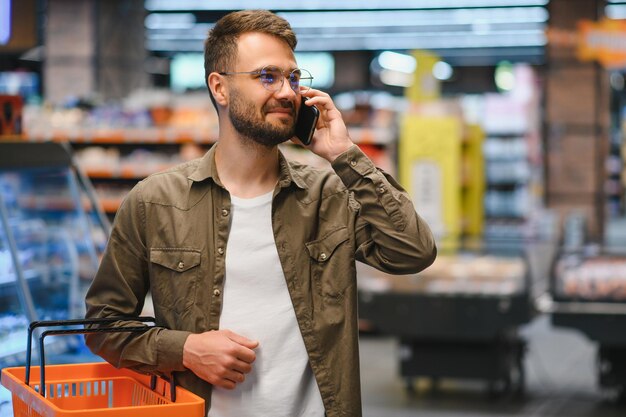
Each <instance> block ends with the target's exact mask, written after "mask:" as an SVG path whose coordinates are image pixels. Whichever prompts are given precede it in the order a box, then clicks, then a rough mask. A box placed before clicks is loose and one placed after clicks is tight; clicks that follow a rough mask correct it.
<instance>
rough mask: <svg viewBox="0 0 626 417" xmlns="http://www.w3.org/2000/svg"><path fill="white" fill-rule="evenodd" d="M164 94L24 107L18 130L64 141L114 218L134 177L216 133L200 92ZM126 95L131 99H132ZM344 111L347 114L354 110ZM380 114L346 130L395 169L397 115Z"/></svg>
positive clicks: (193, 154)
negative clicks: (87, 106)
mask: <svg viewBox="0 0 626 417" xmlns="http://www.w3.org/2000/svg"><path fill="white" fill-rule="evenodd" d="M169 94H170V93H168V100H169V101H170V103H171V104H170V105H167V106H162V105H156V104H155V103H146V102H143V101H142V100H143V99H138V98H136V97H135V98H132V97H130V98H128V99H127V100H126V102H125V103H122V104H120V105H119V106H116V107H112V106H111V107H102V108H94V109H91V110H79V109H68V110H61V109H56V110H54V111H52V112H46V111H43V110H42V109H30V108H27V109H26V110H27V111H26V116H25V128H26V132H25V135H24V136H25V138H26V139H27V140H28V141H31V142H37V143H45V142H56V143H67V144H69V145H70V146H71V147H72V149H73V150H74V152H75V154H76V160H77V163H78V165H79V166H80V167H81V170H82V172H83V173H84V174H85V176H86V177H88V178H89V179H90V180H91V181H92V182H93V184H94V187H95V190H96V192H97V195H98V201H99V204H100V208H101V209H102V210H103V211H104V212H105V213H107V215H108V216H109V218H112V217H113V215H114V214H115V213H116V211H117V209H118V208H119V205H120V204H121V202H122V200H123V198H124V196H125V195H126V194H127V193H128V191H130V189H131V188H132V187H133V186H134V185H135V184H136V183H137V182H138V181H140V180H142V179H143V178H145V177H147V176H148V175H151V174H153V173H156V172H160V171H163V170H166V169H168V168H171V167H173V166H175V165H177V164H179V163H182V162H185V161H188V160H191V159H194V158H198V157H201V156H202V155H203V154H204V153H205V152H206V151H207V150H208V149H209V148H210V147H211V146H213V144H215V142H216V140H217V136H218V132H217V116H216V113H215V110H214V109H213V108H212V105H211V103H210V101H209V100H208V97H207V96H206V95H205V94H202V95H197V96H196V95H190V96H180V97H179V96H173V97H170V96H169ZM137 100H139V101H140V104H137ZM162 100H163V99H162V98H161V99H160V101H162ZM128 102H133V103H134V104H133V105H132V106H130V105H129V104H128ZM126 107H131V108H133V109H134V110H129V109H126ZM342 111H343V112H345V113H347V114H349V115H350V114H353V113H354V111H355V110H354V109H342ZM370 111H371V112H372V113H375V112H376V110H372V109H371V110H370ZM391 112H392V111H391ZM348 117H350V116H348ZM384 120H386V121H388V122H390V123H386V124H381V123H378V122H376V123H374V124H372V125H369V124H368V125H362V126H359V125H350V126H349V132H350V135H351V138H352V139H353V141H354V142H356V143H358V144H359V145H360V146H361V147H362V149H363V150H364V151H365V152H366V153H368V155H370V156H371V157H372V159H373V160H374V162H375V163H376V164H378V165H379V166H381V167H382V168H383V169H385V170H386V171H388V172H390V173H392V174H393V173H394V171H395V148H394V145H395V142H396V138H397V135H396V129H395V127H394V122H395V119H394V118H393V117H387V118H385V119H384ZM282 149H283V151H284V152H285V153H286V154H287V155H288V157H290V158H292V159H296V160H299V161H301V162H304V163H310V164H313V165H318V166H327V163H326V161H323V160H320V158H318V157H316V156H315V155H313V154H312V153H311V152H310V151H308V150H305V149H302V148H299V147H297V146H295V145H294V146H290V145H286V146H283V147H282Z"/></svg>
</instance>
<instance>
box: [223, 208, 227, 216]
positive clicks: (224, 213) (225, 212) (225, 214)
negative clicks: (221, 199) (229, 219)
mask: <svg viewBox="0 0 626 417" xmlns="http://www.w3.org/2000/svg"><path fill="white" fill-rule="evenodd" d="M222 216H224V217H226V216H228V210H226V209H222Z"/></svg>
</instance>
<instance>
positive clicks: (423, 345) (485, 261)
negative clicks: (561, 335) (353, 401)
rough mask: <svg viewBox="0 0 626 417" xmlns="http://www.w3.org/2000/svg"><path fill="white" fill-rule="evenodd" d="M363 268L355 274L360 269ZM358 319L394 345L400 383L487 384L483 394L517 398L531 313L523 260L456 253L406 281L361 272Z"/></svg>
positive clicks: (444, 257)
mask: <svg viewBox="0 0 626 417" xmlns="http://www.w3.org/2000/svg"><path fill="white" fill-rule="evenodd" d="M361 268H363V267H361ZM359 279H361V280H362V281H363V282H362V285H361V286H360V289H359V317H360V319H361V320H363V322H364V323H365V325H366V326H365V327H367V328H370V329H374V330H376V331H379V332H381V333H384V334H386V335H391V336H395V337H397V338H398V339H399V342H400V347H399V362H400V372H401V376H402V377H403V378H405V381H406V387H407V389H409V390H413V389H414V380H415V379H417V378H430V379H431V381H432V382H433V384H435V385H436V383H437V381H439V380H440V379H445V378H452V379H472V380H481V381H486V382H487V387H488V389H489V392H490V393H491V394H495V395H503V394H507V395H508V394H520V393H522V392H523V391H524V384H525V381H524V378H525V373H524V368H523V357H524V354H525V346H526V342H525V340H524V339H523V338H522V337H521V336H520V334H519V333H518V327H519V326H520V325H522V324H525V323H527V322H528V321H530V319H531V317H532V314H533V309H532V305H531V304H532V303H531V299H530V298H531V297H530V277H529V268H528V262H527V261H526V258H525V257H522V256H517V255H510V254H498V255H485V254H480V253H459V254H454V255H440V256H439V257H438V258H437V260H436V261H435V263H434V264H433V266H431V267H430V268H428V269H426V270H425V271H423V272H421V273H419V274H416V275H408V276H394V277H391V276H384V275H383V274H382V273H380V272H377V271H374V270H370V269H369V268H367V270H366V271H361V274H360V278H359Z"/></svg>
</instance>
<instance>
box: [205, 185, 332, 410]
mask: <svg viewBox="0 0 626 417" xmlns="http://www.w3.org/2000/svg"><path fill="white" fill-rule="evenodd" d="M231 203H232V207H231V213H232V218H231V221H232V224H231V228H230V235H229V237H228V247H227V250H226V278H225V283H224V284H225V285H224V300H223V306H222V313H221V316H220V329H229V330H232V331H233V332H235V333H238V334H240V335H242V336H245V337H247V338H249V339H252V340H258V341H259V346H258V347H257V348H256V350H255V352H256V361H255V362H254V363H253V364H252V372H250V373H249V374H247V375H246V380H245V381H244V382H243V383H241V384H238V385H237V387H236V388H235V389H234V390H226V389H223V388H218V387H214V388H213V395H212V397H211V409H210V410H209V411H208V416H209V417H260V416H272V417H296V416H306V417H322V416H324V405H323V403H322V397H321V395H320V391H319V388H318V386H317V383H316V381H315V377H314V376H313V372H312V370H311V366H310V365H309V358H308V355H307V352H306V349H305V347H304V341H303V339H302V335H301V334H300V329H299V327H298V323H297V321H296V315H295V312H294V308H293V304H292V303H291V298H290V297H289V292H288V290H287V284H286V282H285V276H284V274H283V270H282V267H281V264H280V260H279V258H278V252H277V250H276V244H275V242H274V233H273V231H272V193H271V192H270V193H268V194H265V195H262V196H259V197H255V198H251V199H241V198H237V197H234V196H231Z"/></svg>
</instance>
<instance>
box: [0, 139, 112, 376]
mask: <svg viewBox="0 0 626 417" xmlns="http://www.w3.org/2000/svg"><path fill="white" fill-rule="evenodd" d="M103 221H104V222H105V223H103ZM106 221H107V220H106V217H105V216H104V215H103V214H102V213H101V212H100V211H99V210H98V205H97V201H96V200H94V199H93V191H92V190H89V189H88V184H86V183H85V182H84V178H82V177H81V174H80V172H78V171H77V170H76V167H75V164H74V163H73V160H72V154H71V152H70V151H69V150H68V148H66V147H65V146H64V145H61V144H57V143H25V142H2V143H0V367H2V368H3V367H6V366H17V365H21V364H23V362H24V360H25V343H24V341H25V340H26V338H27V337H26V331H27V328H28V323H29V322H32V321H35V320H63V319H71V318H81V317H83V316H84V294H85V291H86V289H87V287H88V285H89V283H90V282H91V279H92V278H93V275H94V273H95V271H96V269H97V267H98V264H99V257H100V254H101V253H102V251H103V248H104V245H105V243H106V238H107V236H108V227H109V226H108V223H106ZM76 343H79V344H80V343H82V342H81V341H79V340H78V339H66V340H59V341H54V342H53V345H52V346H51V347H50V348H49V351H50V352H51V353H62V352H64V351H66V350H67V349H70V348H73V347H76Z"/></svg>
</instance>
